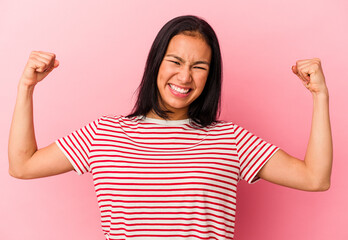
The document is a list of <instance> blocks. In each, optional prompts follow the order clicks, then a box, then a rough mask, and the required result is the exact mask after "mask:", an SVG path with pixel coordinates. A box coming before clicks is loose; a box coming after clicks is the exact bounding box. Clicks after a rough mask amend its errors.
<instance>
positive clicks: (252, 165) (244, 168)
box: [234, 125, 279, 183]
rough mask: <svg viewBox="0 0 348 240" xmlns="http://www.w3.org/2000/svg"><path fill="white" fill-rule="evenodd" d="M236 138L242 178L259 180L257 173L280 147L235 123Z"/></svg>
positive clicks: (251, 181) (253, 180)
mask: <svg viewBox="0 0 348 240" xmlns="http://www.w3.org/2000/svg"><path fill="white" fill-rule="evenodd" d="M234 139H235V141H236V148H237V154H238V159H239V164H240V178H241V179H243V180H245V181H247V182H248V183H254V182H256V181H257V180H259V177H257V173H258V172H259V171H260V170H261V168H262V167H263V166H264V165H265V164H266V163H267V161H268V160H269V159H270V158H271V157H272V156H273V155H274V153H275V152H276V151H277V150H278V149H279V148H278V147H276V146H275V145H273V144H270V143H268V142H266V141H264V140H262V139H261V138H259V137H257V136H255V135H254V134H252V133H250V132H249V131H248V130H246V129H244V128H242V127H240V126H238V125H234Z"/></svg>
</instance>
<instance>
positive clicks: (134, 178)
mask: <svg viewBox="0 0 348 240" xmlns="http://www.w3.org/2000/svg"><path fill="white" fill-rule="evenodd" d="M58 65H59V62H58V60H56V59H55V55H54V54H53V53H47V52H32V53H31V55H30V57H29V60H28V63H27V65H26V67H25V69H24V72H23V75H22V77H21V79H20V82H19V85H18V96H17V102H16V106H15V110H14V115H13V121H12V126H11V132H10V139H9V163H10V168H9V172H10V174H11V175H12V176H14V177H16V178H21V179H31V178H40V177H45V176H51V175H55V174H60V173H64V172H68V171H71V170H75V171H76V172H77V173H79V174H83V173H85V172H91V173H92V174H93V180H94V185H95V190H96V194H97V198H98V204H99V207H100V211H101V223H102V228H103V231H104V234H105V237H106V239H233V234H234V222H235V211H236V191H237V183H238V181H239V180H240V179H244V180H246V181H247V182H249V183H252V182H254V181H256V180H258V179H259V178H262V179H265V180H267V181H270V182H273V183H276V184H280V185H283V186H287V187H291V188H296V189H300V190H306V191H324V190H327V189H328V188H329V186H330V174H331V164H332V140H331V130H330V120H329V96H328V90H327V87H326V84H325V78H324V75H323V72H322V68H321V64H320V60H319V59H309V60H300V61H297V62H296V65H294V66H292V71H293V73H294V74H296V75H297V76H298V77H299V78H300V79H301V80H302V82H303V84H304V86H305V87H306V88H307V89H308V90H309V91H310V92H311V93H312V95H313V102H314V105H313V119H312V128H311V134H310V139H309V143H308V147H307V152H306V156H305V159H304V161H303V160H299V159H296V158H294V157H292V156H290V155H288V154H287V153H285V152H284V151H283V150H281V149H279V148H277V147H276V146H274V145H272V144H270V143H267V142H265V141H264V140H262V139H260V138H258V137H256V136H255V135H253V134H252V133H250V132H248V131H247V130H246V129H243V128H242V127H240V126H238V125H236V124H234V123H232V122H225V121H218V120H217V117H218V113H219V105H220V92H221V65H222V63H221V54H220V48H219V43H218V40H217V37H216V35H215V33H214V31H213V29H212V28H211V27H210V26H209V24H208V23H206V22H205V21H204V20H202V19H200V18H198V17H195V16H181V17H177V18H175V19H172V20H171V21H169V22H168V23H167V24H166V25H165V26H164V27H163V28H162V29H161V30H160V32H159V33H158V35H157V37H156V39H155V40H154V43H153V45H152V47H151V50H150V53H149V56H148V59H147V63H146V68H145V72H144V76H143V79H142V82H141V84H140V87H139V92H138V99H137V102H136V105H135V107H134V109H133V111H132V113H131V114H130V115H128V116H104V117H101V118H99V119H97V120H95V121H93V122H91V123H90V124H88V125H86V126H84V127H83V128H81V129H79V130H77V131H75V132H73V133H71V134H70V135H68V136H66V137H63V138H61V139H58V140H57V141H56V142H55V143H52V144H51V145H49V146H47V147H45V148H42V149H37V146H36V140H35V135H34V126H33V110H32V109H33V103H32V96H33V91H34V87H35V85H36V84H37V83H38V82H40V81H41V80H42V79H44V78H45V77H46V76H47V75H48V74H49V73H50V72H51V71H52V70H53V69H54V68H56V67H58Z"/></svg>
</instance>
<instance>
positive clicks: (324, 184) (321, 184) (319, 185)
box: [311, 180, 331, 192]
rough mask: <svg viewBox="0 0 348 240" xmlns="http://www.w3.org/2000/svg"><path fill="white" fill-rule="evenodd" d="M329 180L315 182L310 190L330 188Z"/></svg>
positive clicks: (322, 190)
mask: <svg viewBox="0 0 348 240" xmlns="http://www.w3.org/2000/svg"><path fill="white" fill-rule="evenodd" d="M330 185H331V183H330V180H327V181H322V182H319V183H317V184H314V185H313V187H312V189H311V191H313V192H325V191H327V190H329V189H330Z"/></svg>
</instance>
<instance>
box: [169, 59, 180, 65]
mask: <svg viewBox="0 0 348 240" xmlns="http://www.w3.org/2000/svg"><path fill="white" fill-rule="evenodd" d="M169 62H172V63H175V64H176V65H180V63H179V62H177V61H173V60H169Z"/></svg>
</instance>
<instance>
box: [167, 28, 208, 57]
mask: <svg viewBox="0 0 348 240" xmlns="http://www.w3.org/2000/svg"><path fill="white" fill-rule="evenodd" d="M167 54H175V55H179V57H183V58H187V60H191V59H192V60H206V61H210V58H211V48H210V46H209V45H208V44H207V42H206V41H205V39H204V38H203V37H202V35H200V34H186V33H181V34H178V35H175V36H174V37H173V38H172V39H171V40H170V42H169V45H168V48H167V52H166V55H167Z"/></svg>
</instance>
